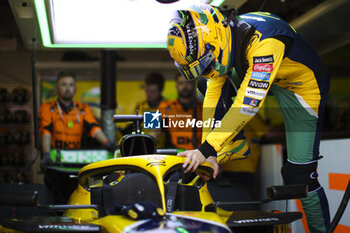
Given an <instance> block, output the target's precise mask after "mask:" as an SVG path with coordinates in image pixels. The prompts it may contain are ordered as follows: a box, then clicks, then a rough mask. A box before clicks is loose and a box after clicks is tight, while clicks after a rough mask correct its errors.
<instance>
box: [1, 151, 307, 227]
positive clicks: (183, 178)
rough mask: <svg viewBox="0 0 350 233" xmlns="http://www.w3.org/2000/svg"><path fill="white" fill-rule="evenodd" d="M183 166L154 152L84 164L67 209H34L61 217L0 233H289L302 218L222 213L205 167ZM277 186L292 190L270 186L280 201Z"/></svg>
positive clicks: (9, 223)
mask: <svg viewBox="0 0 350 233" xmlns="http://www.w3.org/2000/svg"><path fill="white" fill-rule="evenodd" d="M183 163H184V158H182V157H177V156H171V155H157V154H154V155H142V156H130V157H124V158H115V159H110V160H105V161H100V162H95V163H92V164H89V165H87V166H85V167H83V168H82V169H81V170H80V171H79V175H78V187H77V189H76V190H75V191H74V193H73V194H72V196H71V198H70V200H69V203H68V204H67V205H52V206H40V205H39V206H38V208H42V209H50V210H52V211H58V210H64V213H63V216H56V217H33V218H29V219H10V220H2V221H1V226H2V228H0V229H1V232H223V233H224V232H232V231H233V232H290V229H289V226H288V224H289V223H290V222H292V221H294V220H296V219H299V218H300V217H301V216H302V215H301V213H299V212H289V213H275V212H270V211H262V210H257V211H239V212H238V211H234V212H232V211H225V210H223V209H221V208H220V205H225V203H215V202H214V201H213V199H212V198H211V196H210V194H209V192H208V190H207V185H206V181H205V179H203V178H202V177H205V176H207V177H210V176H211V175H212V172H213V170H212V168H211V166H210V165H209V164H207V163H204V164H202V165H200V166H199V168H198V169H197V172H198V173H201V176H198V175H197V174H196V173H183V168H182V165H183ZM279 188H280V189H281V190H282V189H284V188H287V189H288V188H292V189H293V190H297V189H298V187H277V186H276V187H273V188H271V189H270V193H271V195H272V196H271V197H273V196H274V197H277V198H278V199H281V197H278V195H280V193H281V190H278V189H279ZM299 190H300V189H299ZM284 191H285V190H284ZM282 192H283V190H282ZM288 193H290V192H289V191H288ZM288 195H289V197H291V196H290V194H288ZM33 197H34V198H33V199H35V195H33ZM284 197H285V196H284ZM229 204H231V205H232V204H234V203H229ZM240 204H242V203H240ZM138 207H139V209H137V208H138ZM142 210H143V211H142Z"/></svg>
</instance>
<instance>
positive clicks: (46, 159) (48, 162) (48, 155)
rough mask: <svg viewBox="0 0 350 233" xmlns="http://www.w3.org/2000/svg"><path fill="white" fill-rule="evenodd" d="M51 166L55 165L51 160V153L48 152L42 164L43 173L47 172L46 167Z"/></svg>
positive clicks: (44, 155)
mask: <svg viewBox="0 0 350 233" xmlns="http://www.w3.org/2000/svg"><path fill="white" fill-rule="evenodd" d="M49 165H53V161H52V160H51V157H50V152H46V153H44V154H43V158H42V160H41V162H40V168H41V171H42V172H45V170H46V167H47V166H49Z"/></svg>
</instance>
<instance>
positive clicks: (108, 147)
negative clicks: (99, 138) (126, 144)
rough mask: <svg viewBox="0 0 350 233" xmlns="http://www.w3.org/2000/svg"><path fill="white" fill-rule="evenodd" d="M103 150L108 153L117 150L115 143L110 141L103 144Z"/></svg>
mask: <svg viewBox="0 0 350 233" xmlns="http://www.w3.org/2000/svg"><path fill="white" fill-rule="evenodd" d="M104 146H105V148H106V150H109V151H113V152H114V151H115V150H116V149H117V143H115V142H111V141H109V140H108V141H107V143H105V145H104Z"/></svg>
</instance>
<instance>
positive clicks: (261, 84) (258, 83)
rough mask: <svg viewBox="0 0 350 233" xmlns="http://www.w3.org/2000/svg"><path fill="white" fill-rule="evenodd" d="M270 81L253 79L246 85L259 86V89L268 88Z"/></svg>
mask: <svg viewBox="0 0 350 233" xmlns="http://www.w3.org/2000/svg"><path fill="white" fill-rule="evenodd" d="M269 85H270V83H269V82H264V81H255V80H249V83H248V86H249V87H253V88H259V89H265V90H266V89H267V88H269Z"/></svg>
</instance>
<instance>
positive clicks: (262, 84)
mask: <svg viewBox="0 0 350 233" xmlns="http://www.w3.org/2000/svg"><path fill="white" fill-rule="evenodd" d="M257 33H259V32H257ZM284 49H285V45H284V44H283V43H282V42H281V41H279V40H277V39H274V38H267V39H264V40H261V41H260V40H258V39H254V38H252V40H251V44H250V46H249V47H248V48H247V52H246V54H247V55H246V58H247V61H248V63H249V67H248V69H247V72H246V74H245V76H244V79H243V80H242V83H241V85H240V87H239V89H238V92H237V97H236V98H235V101H234V102H233V104H232V106H231V107H230V109H229V110H228V112H227V113H226V114H225V116H224V117H223V119H222V121H221V127H215V128H214V129H213V130H211V131H210V132H209V133H207V134H203V138H205V141H204V142H203V144H202V145H201V146H200V147H199V148H198V149H199V150H200V151H201V153H202V154H203V155H204V156H205V157H206V158H208V157H209V156H216V152H219V151H221V149H222V148H223V147H224V146H225V145H226V144H227V143H229V142H230V141H231V140H232V139H233V138H234V137H235V136H236V135H237V134H238V133H239V132H240V131H241V130H242V129H243V127H244V126H245V125H246V124H247V123H248V122H249V121H250V119H252V118H253V116H254V115H255V114H256V113H257V112H258V111H259V108H260V107H261V106H262V104H263V102H264V100H265V98H266V95H267V92H268V90H269V89H270V87H271V84H272V83H273V81H274V79H275V77H276V74H277V71H278V68H279V66H280V64H281V62H282V59H283V56H284ZM223 79H224V78H222V77H219V78H216V79H213V80H210V82H213V83H212V84H211V85H209V84H208V89H207V93H208V94H210V95H208V96H207V94H206V98H205V100H204V103H205V104H208V105H207V106H212V105H213V103H217V99H218V98H219V97H220V95H221V88H219V87H220V84H221V83H222V82H224V81H223ZM210 82H209V83H210ZM214 88H215V89H214ZM205 107H206V105H204V108H205ZM204 112H205V110H203V114H204Z"/></svg>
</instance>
